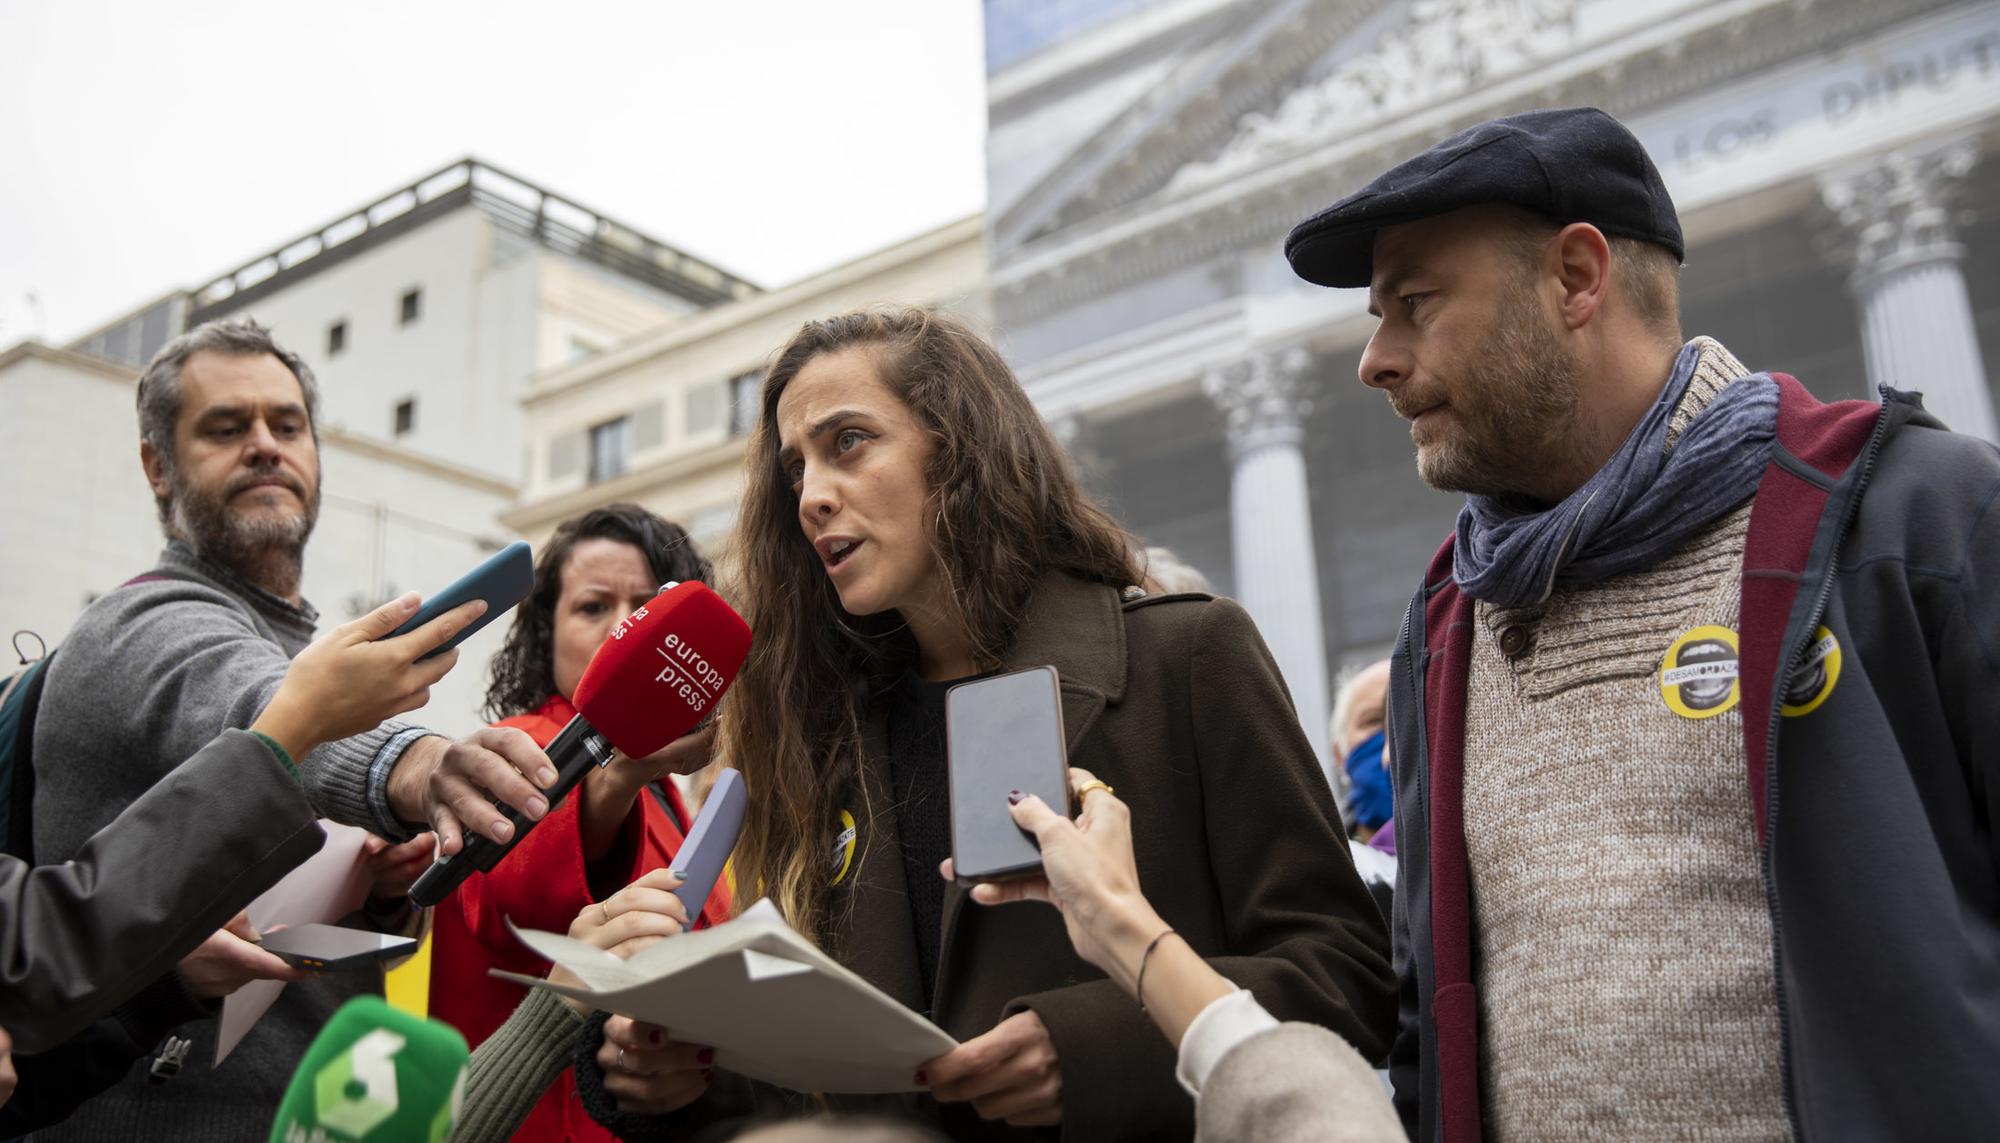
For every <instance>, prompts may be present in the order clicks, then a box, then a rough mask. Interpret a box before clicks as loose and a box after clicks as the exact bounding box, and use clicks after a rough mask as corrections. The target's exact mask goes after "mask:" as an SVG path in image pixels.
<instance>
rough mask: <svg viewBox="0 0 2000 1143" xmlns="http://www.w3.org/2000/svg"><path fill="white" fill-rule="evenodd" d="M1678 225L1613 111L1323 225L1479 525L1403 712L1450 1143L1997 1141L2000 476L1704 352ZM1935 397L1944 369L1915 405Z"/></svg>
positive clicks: (1332, 210)
mask: <svg viewBox="0 0 2000 1143" xmlns="http://www.w3.org/2000/svg"><path fill="white" fill-rule="evenodd" d="M1684 252H1685V251H1684V246H1683V240H1682V237H1681V231H1680V224H1679V222H1678V220H1677V219H1676V217H1675V213H1674V207H1673V203H1672V202H1671V201H1670V200H1669V198H1668V197H1667V193H1666V189H1665V187H1664V186H1663V185H1662V183H1661V181H1660V176H1659V173H1658V171H1656V170H1655V169H1654V166H1653V164H1652V162H1651V160H1650V159H1649V158H1648V157H1647V155H1646V152H1645V150H1644V149H1643V148H1642V147H1641V146H1640V145H1639V142H1638V140H1637V139H1635V138H1634V137H1633V136H1632V134H1631V133H1630V132H1629V131H1627V130H1626V129H1625V128H1624V127H1623V126H1621V125H1620V124H1619V123H1618V122H1617V121H1615V120H1613V119H1612V118H1611V117H1610V116H1608V115H1605V114H1604V113H1603V112H1600V111H1596V110H1591V109H1570V110H1555V111H1536V112H1530V113H1527V114H1522V115H1516V116H1511V117H1509V118H1506V119H1499V120H1495V121H1493V122H1489V123H1483V124H1480V125H1478V126H1476V127H1473V128H1471V129H1469V130H1467V131H1465V132H1464V133H1463V134H1460V135H1458V136H1455V137H1453V138H1451V139H1447V140H1445V141H1444V142H1442V143H1439V144H1438V145H1437V146H1435V147H1432V148H1431V149H1430V150H1428V151H1425V152H1424V153H1423V154H1421V155H1418V156H1417V157H1415V158H1414V159H1411V160H1409V161H1408V162H1406V163H1404V164H1402V165H1401V166H1399V167H1396V168H1395V169H1393V170H1391V171H1389V172H1387V173H1386V174H1384V175H1382V176H1381V177H1380V178H1378V179H1376V180H1375V181H1374V182H1373V183H1370V184H1369V185H1368V186H1366V187H1364V188H1363V189H1362V190H1360V191H1359V192H1357V193H1355V194H1353V195H1351V196H1349V197H1347V198H1345V199H1343V200H1341V201H1340V202H1337V203H1335V204H1334V205H1332V206H1330V207H1328V208H1327V209H1326V210H1324V211H1322V212H1320V213H1319V214H1317V215H1315V216H1313V217H1312V218H1310V219H1307V220H1306V221H1304V222H1302V223H1300V224H1299V225H1298V226H1297V227H1296V228H1294V229H1293V231H1292V233H1291V236H1290V237H1289V238H1288V239H1287V241H1286V244H1285V253H1286V256H1287V257H1288V258H1289V259H1290V260H1291V264H1292V267H1293V269H1294V270H1295V271H1296V272H1297V273H1298V274H1299V276H1300V277H1302V278H1305V279H1306V280H1307V281H1310V282H1315V283H1318V284H1321V285H1326V286H1336V287H1348V288H1356V289H1358V288H1362V287H1366V288H1367V289H1368V290H1369V301H1370V305H1369V312H1370V313H1371V314H1374V315H1376V316H1377V317H1378V318H1379V319H1380V323H1379V325H1378V326H1377V327H1376V331H1375V334H1374V336H1373V338H1372V339H1371V340H1370V341H1369V343H1368V348H1367V349H1366V351H1365V352H1364V353H1363V355H1362V358H1361V382H1362V384H1364V385H1367V386H1369V387H1371V388H1375V389H1380V390H1381V391H1382V392H1383V393H1384V394H1385V395H1386V396H1387V397H1388V399H1389V402H1390V404H1391V405H1392V406H1394V408H1395V410H1396V412H1397V413H1398V414H1400V415H1401V416H1403V417H1405V418H1406V419H1408V420H1409V421H1410V436H1411V439H1412V440H1413V441H1414V442H1415V444H1416V453H1417V470H1418V472H1419V474H1420V475H1421V476H1422V477H1423V479H1424V480H1425V481H1426V482H1428V483H1429V484H1431V485H1433V486H1435V487H1438V488H1443V489H1450V490H1454V491H1460V492H1464V493H1465V494H1466V503H1465V506H1464V508H1463V509H1462V511H1461V512H1460V514H1459V518H1458V525H1457V529H1456V532H1455V534H1454V535H1453V536H1452V537H1451V538H1450V539H1449V540H1447V541H1446V543H1445V545H1444V547H1443V549H1442V550H1441V551H1439V553H1438V555H1437V558H1436V559H1435V560H1434V561H1433V562H1432V564H1431V567H1430V569H1429V571H1428V573H1427V574H1426V575H1425V577H1424V581H1423V584H1422V586H1421V588H1420V589H1419V590H1418V592H1417V595H1416V598H1415V599H1414V600H1412V602H1411V604H1410V608H1409V612H1408V617H1407V620H1406V626H1405V630H1404V634H1403V636H1402V637H1401V641H1400V643H1399V645H1398V646H1397V647H1396V649H1395V655H1394V664H1393V678H1392V681H1391V684H1390V689H1389V694H1390V698H1389V704H1390V727H1389V738H1390V750H1389V753H1390V755H1391V757H1392V758H1393V759H1394V762H1395V794H1396V829H1397V834H1398V836H1397V848H1398V852H1399V853H1400V855H1401V883H1400V885H1399V887H1398V890H1397V894H1396V908H1395V918H1394V930H1395V939H1396V963H1397V968H1398V973H1399V976H1400V984H1401V993H1402V1014H1401V1020H1402V1024H1401V1028H1400V1030H1399V1034H1398V1037H1397V1043H1396V1047H1395V1050H1394V1052H1393V1053H1392V1056H1391V1071H1392V1073H1393V1077H1394V1080H1395V1086H1396V1099H1397V1102H1398V1105H1399V1108H1400V1110H1401V1111H1402V1113H1403V1116H1404V1119H1405V1121H1406V1123H1407V1124H1408V1126H1409V1127H1410V1129H1411V1130H1412V1132H1414V1133H1415V1134H1416V1135H1417V1137H1419V1138H1421V1139H1426V1140H1430V1139H1445V1140H1451V1141H1453V1143H1458V1141H1461V1140H1471V1139H1479V1138H1482V1137H1487V1136H1491V1137H1498V1138H1503V1139H1504V1138H1532V1139H1593V1140H1594V1139H1602V1138H1630V1139H1649V1140H1651V1139H1771V1138H1785V1137H1792V1138H1812V1139H1886V1138H1912V1139H1916V1138H1925V1139H1966V1138H1975V1137H1991V1135H1992V1133H1993V1132H1994V1131H1995V1130H2000V1082H1996V1079H1995V1075H1996V1073H1995V1071H1994V1068H1995V1066H1996V1064H1995V1062H1996V1061H2000V850H1996V843H1995V829H1996V825H1997V824H2000V451H1997V450H1996V449H1995V448H1994V447H1993V446H1992V445H1989V444H1986V443H1983V442H1980V441H1977V440H1974V439H1972V438H1968V437H1961V436H1958V435H1956V434H1953V433H1951V432H1949V431H1947V430H1946V428H1945V426H1944V425H1942V424H1940V423H1939V422H1938V421H1937V420H1936V419H1935V418H1933V417H1931V416H1930V415H1929V414H1927V413H1925V412H1924V411H1923V407H1922V403H1921V401H1920V399H1918V398H1917V397H1915V396H1913V395H1910V394H1905V393H1901V392H1897V391H1895V390H1891V389H1884V390H1883V393H1882V400H1881V401H1880V402H1879V403H1878V402H1875V401H1841V402H1836V403H1832V404H1823V403H1821V402H1819V401H1816V400H1814V399H1813V398H1812V397H1811V396H1810V395H1808V394H1807V392H1806V390H1805V389H1804V388H1803V387H1802V386H1800V384H1799V383H1798V382H1797V381H1796V380H1794V379H1792V378H1791V377H1789V376H1786V375H1785V374H1782V373H1762V372H1752V371H1751V370H1750V369H1749V368H1748V367H1747V366H1745V365H1744V364H1743V363H1741V362H1740V361H1738V360H1737V359H1736V358H1735V357H1734V356H1732V355H1731V354H1730V352H1729V351H1728V350H1727V349H1725V348H1724V347H1723V346H1722V345H1721V344H1720V343H1718V342H1716V341H1715V340H1713V339H1711V338H1707V337H1696V338H1695V339H1694V340H1692V341H1688V342H1685V343H1683V341H1682V337H1681V333H1680V328H1679V312H1678V274H1679V264H1680V263H1681V261H1682V259H1683V256H1684ZM1902 380H1903V381H1904V383H1905V384H1907V385H1908V386H1909V387H1911V388H1912V389H1921V388H1922V387H1923V386H1924V385H1925V383H1926V381H1927V379H1926V378H1923V377H1910V378H1904V379H1902Z"/></svg>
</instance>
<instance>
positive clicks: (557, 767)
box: [390, 582, 750, 906]
mask: <svg viewBox="0 0 2000 1143" xmlns="http://www.w3.org/2000/svg"><path fill="white" fill-rule="evenodd" d="M749 653H750V628H749V625H747V624H745V623H744V622H743V618H742V616H739V615H737V614H736V612H735V611H734V610H733V609H731V608H730V606H729V605H728V604H727V603H724V602H723V601H722V597H721V596H719V595H717V594H715V593H714V592H713V591H711V590H709V589H708V588H707V587H706V586H704V585H702V584H700V583H695V582H688V583H681V584H674V585H671V586H670V587H668V588H667V589H666V590H664V591H662V592H661V593H660V594H659V595H658V596H656V597H654V598H653V600H652V601H650V602H649V603H647V604H646V606H644V607H642V608H640V609H638V610H637V611H634V612H633V613H632V614H631V615H630V616H628V617H626V619H625V620H624V622H622V623H620V624H619V625H618V627H617V628H615V629H614V630H613V631H612V633H611V637H610V638H609V639H607V640H605V642H604V645H603V646H601V647H599V648H598V650H597V654H596V655H595V656H593V657H592V658H591V660H590V664H589V665H588V666H587V667H585V668H584V671H583V677H582V678H581V679H580V680H578V682H577V685H576V691H575V694H574V695H573V696H572V700H571V701H572V702H573V703H574V705H575V706H576V709H577V715H576V717H575V718H573V719H571V720H570V722H569V725H568V726H566V727H564V728H563V730H562V733H560V734H558V735H556V737H555V739H554V740H553V741H551V742H550V743H549V748H548V752H547V765H548V767H549V770H548V771H547V772H544V773H543V774H541V775H538V777H539V778H540V780H541V782H542V785H543V787H544V788H545V789H546V791H547V796H546V798H545V799H544V798H542V797H540V796H539V795H535V794H534V793H533V792H532V791H528V790H526V789H525V787H526V783H525V782H521V781H519V777H518V775H512V774H510V773H509V772H508V771H507V766H506V764H505V763H504V762H503V761H499V760H495V761H494V762H492V763H491V764H490V765H489V766H488V767H487V768H486V772H487V773H488V775H489V776H490V777H491V782H490V783H484V782H483V783H481V784H482V785H485V786H486V788H487V789H490V790H493V791H494V792H496V793H498V794H500V795H501V796H502V797H503V798H504V799H505V800H506V801H507V802H508V804H509V805H510V806H512V807H515V808H512V809H508V810H505V811H500V810H496V809H495V807H493V806H491V805H490V804H484V803H483V802H482V801H481V799H479V798H478V795H477V791H476V790H473V789H472V788H471V787H470V786H469V785H468V786H466V788H465V789H464V790H462V791H459V792H458V793H457V794H456V795H455V797H454V801H453V807H452V808H453V809H454V810H456V811H457V812H458V813H460V814H463V815H466V818H467V820H468V821H471V820H474V819H473V818H472V817H471V816H470V815H473V814H476V813H479V812H481V811H480V804H484V812H485V813H487V814H489V815H495V816H501V817H504V818H505V819H506V824H505V827H504V828H502V827H501V826H499V825H496V828H494V829H493V830H482V831H481V832H482V833H483V834H485V836H481V837H474V838H472V839H470V840H469V841H467V842H466V844H465V847H464V849H463V850H462V851H456V852H455V847H454V845H453V844H452V841H453V836H454V835H453V834H451V833H448V832H447V830H448V829H450V828H452V827H455V825H456V822H455V821H453V820H447V819H448V817H449V815H446V817H443V818H441V817H438V816H434V817H433V818H432V821H433V823H435V824H437V825H438V827H439V828H438V836H439V837H440V838H441V839H443V850H444V853H445V857H443V858H441V859H440V860H439V861H438V863H437V864H435V865H433V866H432V867H431V868H430V870H429V871H428V872H426V873H425V874H424V875H423V876H422V877H420V878H418V879H417V883H416V885H415V886H413V887H412V888H411V890H410V899H411V900H413V901H415V902H416V903H417V904H419V905H426V906H428V905H435V904H437V903H438V902H439V901H442V900H443V899H444V898H445V896H446V895H447V894H449V893H450V892H451V891H452V890H453V889H454V888H456V887H457V886H459V885H460V884H462V883H463V882H464V881H465V879H466V878H467V877H469V876H471V875H472V873H473V872H474V871H475V870H476V871H481V872H483V871H485V870H488V869H491V868H493V867H494V866H495V865H497V864H499V862H500V860H501V859H502V858H504V857H505V856H506V855H507V854H508V853H509V852H510V851H512V849H513V847H514V845H515V844H517V843H518V842H519V841H520V839H521V837H522V836H523V835H524V834H526V833H527V831H528V830H529V829H531V828H533V825H534V821H535V820H536V819H539V818H540V817H541V815H542V814H543V813H545V812H547V808H548V807H549V806H551V805H553V804H555V803H556V802H557V801H559V800H561V799H562V797H563V795H565V794H567V793H569V792H570V791H571V790H573V789H575V788H576V786H577V785H578V784H579V783H580V782H582V781H583V779H584V776H585V775H586V774H588V773H589V772H590V771H592V770H594V769H596V768H597V767H599V766H602V765H603V764H605V763H606V762H608V761H610V759H611V757H612V753H613V751H614V750H615V751H623V752H624V753H625V754H626V755H627V756H629V757H632V758H647V757H650V756H652V755H653V754H655V753H657V752H659V751H660V750H661V748H662V747H665V746H666V745H667V744H668V743H670V742H672V741H673V740H674V739H676V738H678V737H680V736H681V735H682V734H684V733H686V732H687V731H688V730H690V729H692V728H693V727H694V726H695V725H697V724H698V723H699V722H700V721H701V720H702V719H703V718H705V717H706V716H707V715H708V713H709V712H710V711H711V710H713V709H715V704H716V703H717V702H718V701H719V700H720V699H721V698H722V693H723V691H725V690H727V689H728V687H729V684H730V682H731V681H733V680H734V679H735V677H736V673H737V671H739V670H740V669H741V668H742V666H743V660H744V658H745V657H746V656H747V655H748V654H749ZM481 736H511V738H512V739H517V740H518V742H519V743H521V744H528V743H529V739H528V737H527V735H525V734H522V733H521V732H520V731H518V730H486V731H481V732H479V734H478V735H475V736H474V738H475V739H478V738H480V737H481ZM419 745H421V744H419ZM528 748H529V749H531V750H532V745H531V744H530V745H529V746H528ZM413 749H414V748H413ZM398 770H399V771H400V770H401V767H398ZM397 777H398V775H392V776H391V779H390V782H391V798H392V801H393V800H394V799H395V796H396V781H397ZM510 777H511V778H512V779H513V782H511V783H510V782H509V781H508V779H509V778H510ZM514 784H518V785H519V786H520V787H523V788H524V789H523V790H521V791H516V792H521V793H525V794H527V795H528V796H525V797H522V798H520V799H518V800H517V799H516V798H515V797H514V796H512V794H511V793H510V790H512V787H513V785H514ZM475 803H479V804H475ZM524 811H525V812H524ZM495 838H499V839H502V840H493V839H495Z"/></svg>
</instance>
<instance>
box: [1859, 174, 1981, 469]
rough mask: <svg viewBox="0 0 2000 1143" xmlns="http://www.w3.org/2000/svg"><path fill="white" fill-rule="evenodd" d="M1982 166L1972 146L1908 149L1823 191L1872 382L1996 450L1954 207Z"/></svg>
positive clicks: (1869, 377) (1963, 251)
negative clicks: (1857, 310) (1910, 394)
mask: <svg viewBox="0 0 2000 1143" xmlns="http://www.w3.org/2000/svg"><path fill="white" fill-rule="evenodd" d="M1978 161H1979V150H1978V144H1977V143H1975V142H1974V141H1973V140H1971V139H1959V140H1954V141H1951V142H1947V143H1942V144H1932V145H1929V146H1923V147H1911V148H1904V149H1900V150H1896V151H1891V152H1889V153H1888V154H1886V155H1883V156H1880V157H1879V158H1877V159H1874V160H1872V161H1870V162H1869V163H1868V164H1866V165H1864V166H1860V167H1855V168H1849V169H1846V170H1839V171H1831V172H1828V173H1827V174H1824V175H1822V176H1820V180H1819V190H1820V198H1821V201H1823V202H1824V203H1825V204H1826V205H1827V207H1828V208H1829V209H1831V210H1832V211H1833V214H1834V216H1835V217H1836V218H1838V219H1839V220H1840V224H1841V233H1840V235H1839V237H1840V238H1841V239H1842V240H1843V241H1842V243H1841V247H1842V248H1841V250H1840V251H1839V252H1840V253H1841V254H1842V255H1843V261H1845V262H1847V264H1849V265H1850V266H1851V267H1852V268H1853V269H1852V274H1851V276H1850V277H1849V278H1848V285H1849V288H1851V289H1852V290H1853V291H1854V296H1855V299H1856V300H1857V301H1858V302H1859V303H1860V306H1861V343H1862V347H1863V349H1864V351H1865V352H1866V354H1867V356H1868V380H1869V382H1870V383H1871V384H1873V385H1893V386H1895V387H1896V388H1898V389H1913V390H1916V391H1918V392H1921V393H1922V394H1923V395H1924V407H1925V408H1927V409H1929V410H1930V411H1931V412H1932V413H1935V414H1936V415H1937V417H1938V419H1940V420H1942V421H1943V422H1944V423H1945V424H1947V425H1949V426H1951V427H1952V428H1953V429H1956V430H1957V431H1959V432H1961V433H1966V434H1968V435H1971V436H1976V437H1982V438H1984V439H1986V440H1989V441H1991V440H2000V425H1996V423H1995V420H1994V415H1993V391H1992V390H1991V389H1990V388H1989V387H1988V386H1987V383H1986V366H1985V363H1984V361H1983V360H1982V359H1981V355H1980V352H1979V331H1978V327H1977V326H1976V325H1975V324H1974V322H1973V317H1972V302H1971V299H1970V298H1969V297H1968V296H1967V295H1966V290H1965V274H1964V271H1963V269H1962V264H1963V262H1964V261H1965V247H1964V246H1962V245H1960V244H1959V243H1958V242H1957V241H1956V232H1957V223H1958V221H1959V217H1958V211H1957V210H1956V209H1955V199H1956V198H1957V196H1958V194H1959V192H1960V191H1961V190H1962V188H1963V186H1964V183H1965V176H1966V175H1967V174H1968V173H1969V172H1970V171H1971V170H1972V168H1973V166H1974V165H1975V164H1976V163H1977V162H1978Z"/></svg>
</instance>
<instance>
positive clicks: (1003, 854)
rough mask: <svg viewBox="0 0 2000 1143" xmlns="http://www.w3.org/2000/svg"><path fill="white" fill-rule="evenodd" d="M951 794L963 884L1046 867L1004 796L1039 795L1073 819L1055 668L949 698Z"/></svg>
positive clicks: (963, 689)
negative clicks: (1009, 812)
mask: <svg viewBox="0 0 2000 1143" xmlns="http://www.w3.org/2000/svg"><path fill="white" fill-rule="evenodd" d="M944 733H945V761H946V766H947V769H948V771H949V774H950V777H949V782H950V786H951V860H952V866H953V869H954V871H955V872H956V873H957V874H958V879H959V881H960V882H962V883H965V884H971V883H973V882H977V881H1003V880H1005V879H1007V878H1009V877H1020V876H1022V875H1024V874H1029V873H1034V872H1036V871H1038V870H1040V869H1041V867H1042V853H1041V850H1040V849H1039V848H1038V847H1037V846H1036V845H1035V839H1034V838H1033V837H1031V836H1029V834H1028V833H1027V832H1026V831H1025V830H1023V829H1022V828H1021V827H1020V826H1017V825H1015V824H1014V819H1013V817H1012V816H1011V815H1009V814H1008V812H1007V795H1008V793H1009V792H1011V791H1014V790H1019V791H1021V792H1022V793H1024V794H1034V795H1036V796H1037V797H1040V798H1041V799H1042V801H1044V802H1047V803H1048V804H1049V808H1050V809H1053V810H1055V811H1056V812H1057V813H1064V814H1066V813H1068V812H1069V751H1068V748H1067V747H1066V746H1065V745H1064V743H1063V718H1062V690H1061V686H1060V684H1059V681H1058V680H1057V678H1056V669H1055V668H1054V667H1030V668H1028V669H1027V670H1025V671H1013V672H1010V673H1008V674H1005V675H995V676H994V677H992V678H990V679H976V680H974V681H972V682H969V683H960V684H959V685H957V686H955V687H953V688H951V690H949V691H947V692H945V696H944Z"/></svg>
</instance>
